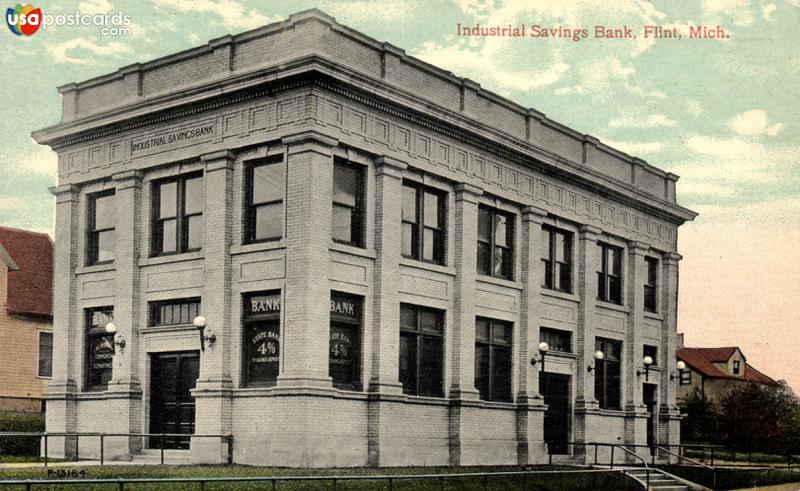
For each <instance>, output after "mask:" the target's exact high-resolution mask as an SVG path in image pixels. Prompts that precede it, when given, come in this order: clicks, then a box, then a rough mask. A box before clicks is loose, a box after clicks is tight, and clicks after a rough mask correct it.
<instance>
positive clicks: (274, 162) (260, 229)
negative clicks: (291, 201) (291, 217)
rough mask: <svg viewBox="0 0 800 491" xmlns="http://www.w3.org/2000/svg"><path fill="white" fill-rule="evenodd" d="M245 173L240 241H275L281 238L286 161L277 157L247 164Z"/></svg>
mask: <svg viewBox="0 0 800 491" xmlns="http://www.w3.org/2000/svg"><path fill="white" fill-rule="evenodd" d="M246 173H247V174H246V178H245V179H246V190H245V220H244V222H245V227H244V234H245V237H244V241H245V242H246V243H252V242H261V241H266V240H278V239H280V238H281V237H283V196H284V190H285V188H286V164H285V163H284V162H283V161H282V160H281V158H280V156H278V157H277V158H272V159H270V160H269V161H267V162H259V163H256V164H251V165H248V166H247V167H246Z"/></svg>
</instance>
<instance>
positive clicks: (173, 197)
mask: <svg viewBox="0 0 800 491" xmlns="http://www.w3.org/2000/svg"><path fill="white" fill-rule="evenodd" d="M177 193H178V183H176V182H175V181H173V182H165V183H163V184H161V185H159V187H158V204H159V212H158V218H172V217H175V216H177V211H176V209H175V207H176V205H177V203H178V194H177Z"/></svg>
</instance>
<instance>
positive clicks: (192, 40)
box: [189, 32, 200, 46]
mask: <svg viewBox="0 0 800 491" xmlns="http://www.w3.org/2000/svg"><path fill="white" fill-rule="evenodd" d="M189 42H190V43H191V44H192V46H194V45H197V44H200V36H198V35H197V33H194V32H190V33H189Z"/></svg>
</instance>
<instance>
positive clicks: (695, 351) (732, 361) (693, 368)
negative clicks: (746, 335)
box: [675, 346, 778, 404]
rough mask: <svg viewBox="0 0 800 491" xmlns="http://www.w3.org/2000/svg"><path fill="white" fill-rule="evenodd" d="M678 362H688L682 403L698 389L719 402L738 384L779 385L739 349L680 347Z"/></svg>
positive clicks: (681, 389) (682, 383)
mask: <svg viewBox="0 0 800 491" xmlns="http://www.w3.org/2000/svg"><path fill="white" fill-rule="evenodd" d="M675 355H676V357H677V358H678V360H680V361H683V362H684V363H686V369H685V370H683V371H682V373H681V375H680V384H679V385H678V394H677V400H678V403H679V404H680V403H683V402H685V401H686V398H687V397H688V395H689V394H691V393H692V392H693V391H694V390H695V389H698V390H700V393H701V394H702V395H703V396H704V397H705V398H707V399H712V400H713V399H717V398H719V397H720V396H721V395H722V394H724V393H725V392H727V391H728V390H730V389H732V388H733V387H735V386H736V385H738V384H744V383H749V382H757V383H761V384H767V385H777V384H778V383H777V382H776V381H775V380H773V379H772V378H770V377H768V376H766V375H764V374H763V373H761V372H759V371H758V370H756V369H755V368H754V367H753V366H752V365H750V364H749V363H747V358H745V356H744V354H743V353H742V351H741V350H740V349H739V348H738V347H736V346H730V347H724V348H678V349H677V350H676V351H675Z"/></svg>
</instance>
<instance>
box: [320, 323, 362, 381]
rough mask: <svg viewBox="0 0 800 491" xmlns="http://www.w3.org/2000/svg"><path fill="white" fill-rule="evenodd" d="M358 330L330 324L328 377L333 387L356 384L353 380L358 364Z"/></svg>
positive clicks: (347, 326)
mask: <svg viewBox="0 0 800 491" xmlns="http://www.w3.org/2000/svg"><path fill="white" fill-rule="evenodd" d="M359 344H360V341H359V339H358V329H356V328H355V327H353V326H349V325H343V324H331V330H330V343H329V351H330V354H329V358H328V361H329V363H328V375H330V376H331V377H332V378H333V384H334V386H335V387H347V386H350V387H352V385H353V384H354V383H356V382H357V380H356V379H355V375H356V365H357V363H358V357H357V353H358V345H359Z"/></svg>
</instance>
